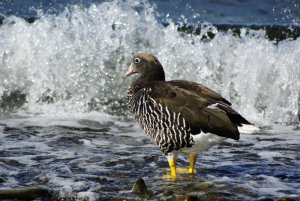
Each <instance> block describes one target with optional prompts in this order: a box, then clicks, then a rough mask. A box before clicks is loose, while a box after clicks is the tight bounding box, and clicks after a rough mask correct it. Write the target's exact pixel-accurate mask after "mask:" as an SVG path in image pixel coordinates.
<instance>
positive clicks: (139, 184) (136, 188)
mask: <svg viewBox="0 0 300 201" xmlns="http://www.w3.org/2000/svg"><path fill="white" fill-rule="evenodd" d="M131 192H132V193H135V194H137V195H139V196H140V197H143V198H149V192H148V190H147V186H146V184H145V181H144V180H143V179H142V178H141V177H139V178H138V179H137V180H136V181H135V182H134V184H133V186H132V189H131Z"/></svg>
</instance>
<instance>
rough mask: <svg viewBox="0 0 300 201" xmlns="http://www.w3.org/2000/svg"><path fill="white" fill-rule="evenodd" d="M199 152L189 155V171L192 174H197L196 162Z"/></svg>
mask: <svg viewBox="0 0 300 201" xmlns="http://www.w3.org/2000/svg"><path fill="white" fill-rule="evenodd" d="M197 156H198V155H197V154H190V156H189V161H190V167H189V173H190V174H195V172H196V171H195V163H196V160H197Z"/></svg>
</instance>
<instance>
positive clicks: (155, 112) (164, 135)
mask: <svg viewBox="0 0 300 201" xmlns="http://www.w3.org/2000/svg"><path fill="white" fill-rule="evenodd" d="M151 91H152V89H151V88H142V89H139V90H137V91H136V92H135V91H134V90H133V88H131V87H130V88H129V89H128V92H127V97H126V100H127V105H128V108H129V110H130V111H131V112H132V113H133V114H134V117H135V119H136V120H137V121H138V122H139V124H140V126H141V127H142V129H143V130H144V131H145V133H146V135H148V136H149V137H150V139H151V140H152V141H153V142H154V143H155V144H156V145H158V146H159V147H160V149H161V151H162V152H163V153H165V154H168V153H170V152H172V151H174V150H179V149H181V148H184V147H191V146H192V145H193V137H192V134H191V133H190V131H191V129H190V126H189V125H188V124H187V122H186V121H185V119H184V118H183V117H182V115H181V114H180V113H174V112H170V111H169V109H168V107H166V106H163V105H162V104H160V103H158V102H157V101H155V99H153V98H151V96H150V95H151Z"/></svg>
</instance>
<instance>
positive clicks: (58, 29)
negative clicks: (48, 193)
mask: <svg viewBox="0 0 300 201" xmlns="http://www.w3.org/2000/svg"><path fill="white" fill-rule="evenodd" d="M197 2H198V1H188V2H183V1H172V2H170V1H133V0H126V1H121V0H113V1H61V2H56V1H53V2H48V1H22V2H17V1H3V2H1V3H0V13H1V14H0V16H1V18H2V20H1V23H2V24H1V26H0V38H1V40H0V139H1V140H0V190H4V189H14V188H18V187H31V186H40V187H46V188H49V189H51V190H52V192H53V196H54V197H55V199H56V198H58V197H60V198H70V197H74V196H75V197H76V196H77V197H78V199H83V197H84V196H85V195H87V196H89V197H90V200H96V199H100V200H107V199H112V198H124V199H128V200H130V199H139V197H138V196H137V195H135V194H132V193H131V192H130V190H131V187H132V185H133V183H134V181H135V180H136V179H137V178H138V177H142V178H144V180H145V182H146V185H147V187H148V190H150V191H151V194H152V195H151V198H150V199H153V200H156V199H165V200H172V199H175V198H176V199H179V200H184V199H186V196H187V195H188V196H196V197H198V198H200V197H201V196H202V197H203V196H208V195H211V194H213V195H215V196H218V197H225V198H227V199H233V200H247V199H248V200H249V199H250V200H253V199H263V198H270V199H274V200H276V199H279V198H282V197H289V198H291V199H294V200H297V199H298V200H299V199H300V191H299V189H300V169H299V167H300V160H299V159H300V158H299V151H300V128H299V127H300V125H299V118H300V115H299V113H300V109H299V108H300V57H299V55H300V39H299V38H297V37H293V38H290V37H289V36H288V35H287V36H286V37H285V38H284V39H281V40H272V39H270V38H269V35H268V30H267V28H264V26H268V27H272V26H273V27H279V28H280V29H279V30H280V31H282V32H285V31H290V32H293V33H294V32H295V33H296V32H297V30H299V20H300V13H299V12H300V9H299V5H300V4H299V2H297V1H263V2H260V3H259V4H258V3H253V2H254V1H250V0H249V1H234V0H232V1H222V0H220V1H201V3H197ZM220 24H222V25H224V24H225V25H226V27H227V28H226V29H225V30H220V28H219V25H220ZM251 25H256V26H258V28H255V29H254V28H251ZM184 26H191V27H192V28H195V29H196V28H200V29H201V31H200V32H199V33H196V31H195V32H193V33H190V32H189V31H188V30H185V29H183V30H182V29H180V27H184ZM230 27H235V29H238V34H237V33H236V31H234V30H233V29H231V28H230ZM236 27H238V28H236ZM179 29H180V31H179ZM212 35H213V37H211V36H212ZM140 51H148V52H151V53H153V54H154V55H156V56H157V57H158V59H159V60H160V61H161V63H162V64H163V66H164V69H165V71H166V77H167V79H186V80H193V81H196V82H199V83H202V84H204V85H206V86H208V87H210V88H212V89H214V90H215V91H217V92H219V93H220V94H222V96H224V97H225V98H226V99H227V100H229V101H231V102H232V103H233V108H234V109H236V110H237V111H239V112H240V113H241V114H242V115H243V116H244V117H246V118H247V119H248V120H249V121H250V122H253V123H254V124H255V125H257V126H258V127H260V128H261V129H262V130H261V132H259V133H257V134H253V135H247V134H242V135H241V139H240V141H237V142H236V141H232V140H228V141H226V142H224V143H223V144H221V145H220V146H216V147H213V148H212V149H211V150H209V151H207V152H206V153H204V154H203V155H202V156H200V157H199V159H198V162H197V171H198V173H197V174H196V175H195V176H194V177H189V176H188V175H181V176H180V178H179V179H178V181H168V180H166V179H163V175H164V174H165V173H166V172H167V167H168V164H167V162H166V159H165V158H164V156H163V155H162V153H161V152H160V151H159V150H158V148H157V147H155V146H154V145H152V144H151V142H150V141H149V140H148V138H147V137H146V136H145V135H144V134H143V132H142V130H141V129H140V128H139V127H138V125H137V123H136V122H135V121H134V120H133V118H132V116H131V115H130V114H128V112H127V108H126V106H125V100H124V99H125V98H124V97H125V95H126V90H127V87H128V85H129V84H130V83H131V81H132V80H133V79H134V78H133V77H132V78H126V79H125V78H124V77H123V76H122V75H123V73H124V72H125V71H126V70H127V68H128V65H129V63H130V60H131V58H132V56H133V55H134V54H135V53H136V52H140ZM178 165H179V166H186V165H187V159H186V156H180V157H179V160H178ZM203 186H208V187H207V188H204V187H203Z"/></svg>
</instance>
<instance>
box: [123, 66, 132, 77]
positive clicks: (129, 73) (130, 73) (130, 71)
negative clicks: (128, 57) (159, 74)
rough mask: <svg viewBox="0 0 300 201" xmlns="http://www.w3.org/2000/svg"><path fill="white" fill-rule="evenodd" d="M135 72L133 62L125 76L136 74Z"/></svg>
mask: <svg viewBox="0 0 300 201" xmlns="http://www.w3.org/2000/svg"><path fill="white" fill-rule="evenodd" d="M134 73H135V72H133V67H132V64H130V66H129V68H128V70H127V71H126V73H125V74H124V77H128V76H129V75H132V74H134Z"/></svg>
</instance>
